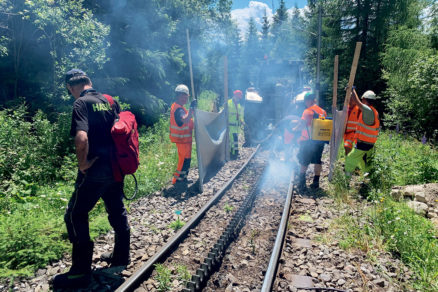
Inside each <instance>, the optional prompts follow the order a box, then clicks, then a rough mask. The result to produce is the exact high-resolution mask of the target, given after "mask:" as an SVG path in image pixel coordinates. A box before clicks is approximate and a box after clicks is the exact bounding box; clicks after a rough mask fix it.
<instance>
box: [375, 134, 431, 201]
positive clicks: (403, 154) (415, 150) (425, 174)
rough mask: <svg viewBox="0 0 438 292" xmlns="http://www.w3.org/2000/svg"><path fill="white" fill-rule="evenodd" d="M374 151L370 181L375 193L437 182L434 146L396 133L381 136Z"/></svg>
mask: <svg viewBox="0 0 438 292" xmlns="http://www.w3.org/2000/svg"><path fill="white" fill-rule="evenodd" d="M374 148H375V149H374V152H373V154H372V155H371V159H370V160H371V172H370V179H371V185H372V186H373V188H374V189H375V190H380V191H382V192H385V191H389V190H390V189H391V187H392V186H394V185H401V186H403V185H409V184H421V183H431V182H437V181H438V152H437V151H436V150H434V148H433V146H431V145H428V144H425V145H423V144H422V143H421V142H419V141H418V140H416V139H414V138H410V137H408V136H406V135H402V134H397V133H395V132H381V133H380V135H379V139H378V140H377V143H376V145H375V147H374Z"/></svg>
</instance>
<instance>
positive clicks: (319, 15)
mask: <svg viewBox="0 0 438 292" xmlns="http://www.w3.org/2000/svg"><path fill="white" fill-rule="evenodd" d="M321 29H322V9H321V3H319V4H318V49H317V53H316V54H317V56H316V104H318V105H319V97H320V96H319V95H320V90H321V89H320V72H319V71H320V62H321Z"/></svg>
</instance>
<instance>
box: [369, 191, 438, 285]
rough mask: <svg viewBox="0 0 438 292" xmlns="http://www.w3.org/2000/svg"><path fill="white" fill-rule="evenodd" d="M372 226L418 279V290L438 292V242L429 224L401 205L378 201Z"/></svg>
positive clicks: (388, 200)
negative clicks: (373, 225) (437, 291)
mask: <svg viewBox="0 0 438 292" xmlns="http://www.w3.org/2000/svg"><path fill="white" fill-rule="evenodd" d="M374 216H375V219H374V224H375V226H376V229H377V230H378V231H379V233H380V234H381V236H383V237H384V239H385V246H386V248H387V249H388V250H389V251H391V252H393V253H394V254H396V255H397V256H399V257H400V258H401V259H402V261H403V262H404V263H406V264H407V265H409V266H411V267H412V269H413V271H415V273H416V274H417V276H418V282H417V283H416V285H417V287H416V288H417V289H419V290H421V291H426V290H427V291H436V290H437V289H438V240H437V239H436V236H437V235H438V234H437V231H436V229H435V228H434V227H433V225H432V223H431V222H430V221H429V220H427V219H426V218H423V217H421V216H419V215H416V214H415V213H414V211H412V210H411V209H410V208H408V207H407V206H406V205H405V204H404V203H397V202H394V201H392V200H390V199H384V200H381V202H380V203H378V204H377V206H376V208H375V214H374Z"/></svg>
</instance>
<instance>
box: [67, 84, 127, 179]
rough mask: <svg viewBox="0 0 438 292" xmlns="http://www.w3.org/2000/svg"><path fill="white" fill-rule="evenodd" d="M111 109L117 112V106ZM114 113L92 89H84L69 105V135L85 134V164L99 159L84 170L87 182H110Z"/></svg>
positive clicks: (104, 99)
mask: <svg viewBox="0 0 438 292" xmlns="http://www.w3.org/2000/svg"><path fill="white" fill-rule="evenodd" d="M114 109H115V110H116V111H117V113H119V112H120V106H119V104H118V103H117V101H114ZM114 118H115V116H114V112H113V109H112V108H111V106H110V104H109V102H108V101H107V100H106V98H105V97H104V96H102V94H100V93H98V92H96V91H95V90H94V89H88V90H85V91H84V92H82V93H81V96H80V97H79V98H78V99H77V100H75V102H74V104H73V114H72V123H71V130H70V134H71V135H72V136H76V132H77V131H85V132H87V134H88V160H91V159H93V158H94V157H96V156H97V157H99V159H97V160H96V162H95V163H94V164H93V166H92V167H91V168H89V169H88V170H87V178H89V179H95V180H107V179H112V178H113V174H112V168H111V151H112V149H113V147H114V146H113V140H112V138H111V127H112V126H113V123H114Z"/></svg>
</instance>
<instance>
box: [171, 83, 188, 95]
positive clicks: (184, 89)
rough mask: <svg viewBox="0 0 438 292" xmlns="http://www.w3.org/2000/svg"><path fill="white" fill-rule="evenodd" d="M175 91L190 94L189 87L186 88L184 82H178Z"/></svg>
mask: <svg viewBox="0 0 438 292" xmlns="http://www.w3.org/2000/svg"><path fill="white" fill-rule="evenodd" d="M175 92H176V93H185V94H187V95H190V94H189V88H188V87H187V86H186V85H184V84H180V85H178V86H177V87H176V88H175Z"/></svg>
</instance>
